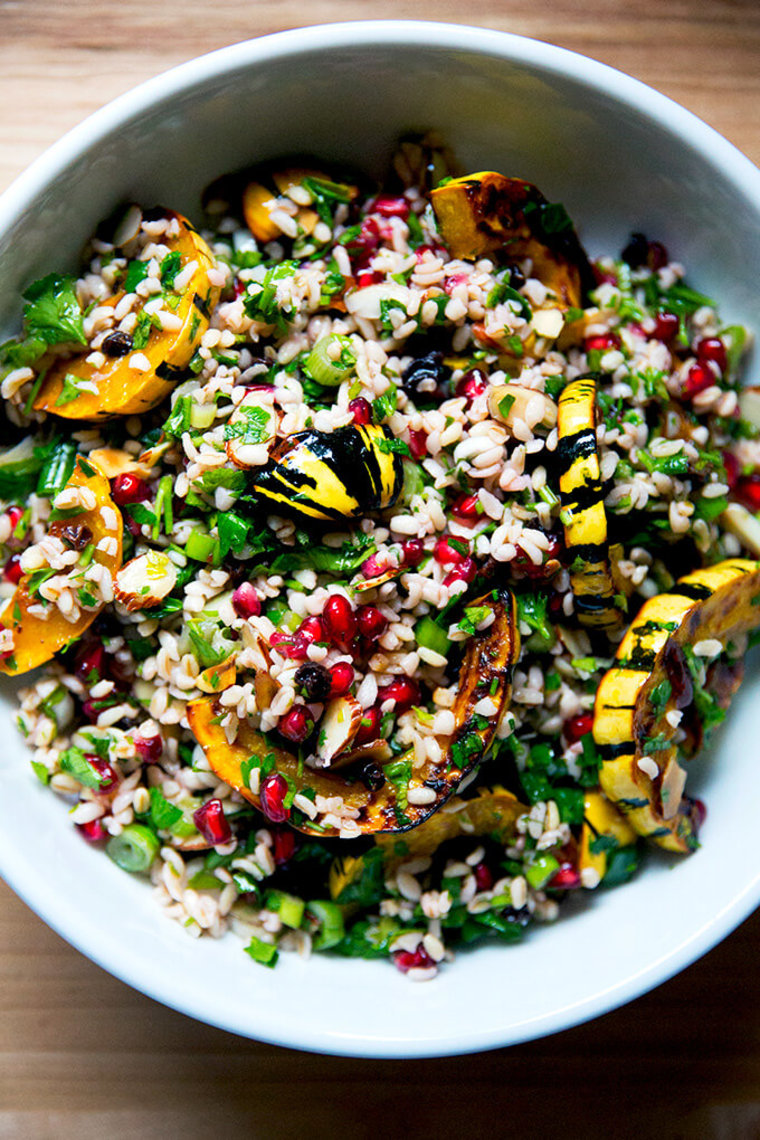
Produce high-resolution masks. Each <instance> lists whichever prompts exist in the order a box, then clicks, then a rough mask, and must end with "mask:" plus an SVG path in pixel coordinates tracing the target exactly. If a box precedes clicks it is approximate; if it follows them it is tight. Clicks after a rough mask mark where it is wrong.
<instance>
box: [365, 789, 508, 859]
mask: <svg viewBox="0 0 760 1140" xmlns="http://www.w3.org/2000/svg"><path fill="white" fill-rule="evenodd" d="M529 811H530V807H529V806H526V805H525V804H523V803H520V801H519V800H518V799H517V796H514V795H513V794H512V792H508V791H507V790H506V788H501V787H496V788H479V789H478V794H477V796H476V797H475V799H472V800H463V799H460V798H459V797H458V796H452V798H451V799H450V800H449V802H448V803H447V804H446V805H445V807H444V808H443V809H442V810H441V811H437V812H436V813H435V815H433V816H431V817H430V818H429V819H426V820H425V822H424V823H421V824H420V826H419V827H416V828H415V829H414V831H412V832H411V833H410V834H409V835H408V836H407V837H406V839H405V840H404V842H405V843H406V847H407V850H406V851H405V852H404V854H403V855H400V856H395V862H396V863H402V862H403V861H404V860H405V859H412V858H415V857H416V856H418V855H432V854H433V852H434V851H437V850H438V848H439V847H440V846H441V844H442V843H445V842H446V840H448V839H456V838H457V836H459V835H473V836H474V835H488V836H491V837H492V838H494V839H497V840H498V841H499V842H506V840H507V839H508V838H509V836H510V835H512V834H513V832H514V828H515V824H516V822H517V820H518V819H519V818H520V816H521V815H525V814H526V812H529ZM376 842H377V843H379V844H380V846H381V847H382V848H383V850H384V851H385V853H386V864H387V865H388V866H390V865H392V863H393V862H394V851H393V847H394V840H393V839H391V838H388V839H385V838H383V836H378V837H377V839H376Z"/></svg>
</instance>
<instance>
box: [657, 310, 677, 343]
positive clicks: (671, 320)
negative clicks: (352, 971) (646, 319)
mask: <svg viewBox="0 0 760 1140" xmlns="http://www.w3.org/2000/svg"><path fill="white" fill-rule="evenodd" d="M677 332H678V317H677V316H676V315H675V313H658V314H657V316H656V317H655V319H654V332H653V333H652V336H653V337H654V338H655V340H661V341H662V342H663V344H667V343H668V341H671V340H672V339H673V337H674V336H675V335H676V333H677Z"/></svg>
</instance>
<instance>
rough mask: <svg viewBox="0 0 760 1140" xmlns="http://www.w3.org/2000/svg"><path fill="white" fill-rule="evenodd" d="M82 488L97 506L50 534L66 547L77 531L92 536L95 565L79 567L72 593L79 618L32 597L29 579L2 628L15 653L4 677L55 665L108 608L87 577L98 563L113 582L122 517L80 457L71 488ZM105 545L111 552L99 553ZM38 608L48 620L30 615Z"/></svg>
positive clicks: (0, 668) (0, 619)
mask: <svg viewBox="0 0 760 1140" xmlns="http://www.w3.org/2000/svg"><path fill="white" fill-rule="evenodd" d="M82 487H84V488H87V489H89V490H90V491H91V492H92V493H93V495H94V496H95V505H94V507H92V509H91V510H83V511H81V512H80V513H79V514H76V515H72V516H71V517H69V518H67V519H62V520H59V521H57V522H53V523H51V524H50V528H49V530H48V534H49V535H51V536H53V537H55V538H60V539H61V540H62V541H63V543H64V545H65V544H66V536H67V534H70V533H72V528H76V529H77V532H78V534H79V535H80V536H81V535H83V534H85V533H86V532H87V531H88V532H89V535H90V537H89V538H88V539H87V546H86V547H85V549H88V548H89V554H88V555H87V557H89V555H90V554H91V556H92V560H91V561H90V562H88V563H87V566H85V565H82V568H81V571H78V570H77V567H74V570H77V574H78V576H77V577H76V579H75V580H74V581H73V582H72V586H71V588H70V593H72V595H73V599H74V602H75V604H76V605H77V607H78V609H79V616H78V617H77V619H76V620H75V621H73V622H71V621H68V620H67V618H66V617H64V615H63V613H62V612H61V610H60V609H59V608H58V606H57V605H56V604H55V603H53V602H47V603H45V601H44V599H42V598H41V597H40V596H39V595H37V594H35V593H30V587H33V578H32V576H30V575H29V574H24V575H23V576H22V578H21V580H20V582H19V584H18V585H17V587H16V589H15V590H14V592H13V595H12V596H11V597H10V598H9V599H8V601H7V602H6V603H5V605H4V606H3V609H2V612H0V626H2V627H4V628H5V629H10V630H11V631H12V633H13V652H12V653H11V654H10V656H6V657H4V658H3V659H1V660H0V673H7V674H9V675H11V676H15V675H17V674H19V673H26V672H28V671H29V670H30V669H34V668H36V666H37V665H42V664H44V662H45V661H50V659H51V658H52V657H53V656H54V655H55V654H56V653H57V652H58V651H59V650H60V649H63V647H64V646H65V645H68V643H69V642H70V641H75V640H76V639H77V638H78V637H81V636H82V634H83V633H84V631H85V630H86V629H87V627H88V626H89V625H91V624H92V623H93V621H94V620H95V618H96V617H97V616H98V614H99V613H100V611H101V610H102V608H103V605H102V604H100V605H97V604H95V605H93V604H92V601H91V599H90V594H89V589H88V582H87V579H86V578H85V574H86V572H87V569H88V568H89V566H92V565H93V564H94V565H100V566H103V567H104V568H105V570H107V571H108V573H110V575H111V577H112V578H113V577H114V575H115V574H116V571H117V570H118V569H119V567H120V566H121V558H122V530H123V524H122V517H121V512H120V511H119V510H118V509H117V508H116V507H115V506H114V503H113V500H112V498H111V491H110V487H109V484H108V480H107V479H105V478H104V476H103V475H101V473H100V471H99V470H98V469H97V467H96V466H95V464H94V463H93V462H92V460H90V459H85V458H83V457H82V456H81V455H80V456H78V457H77V460H76V463H75V464H74V470H73V471H72V473H71V475H70V477H69V480H68V482H67V484H66V489H68V488H77V489H78V488H82ZM103 540H110V541H106V542H104V541H103ZM80 541H81V538H80ZM101 543H102V544H103V546H104V547H105V548H107V549H98V547H99V545H100V544H101ZM80 591H81V593H80ZM32 607H34V610H35V611H36V610H37V608H38V607H44V609H45V610H46V611H47V617H42V616H40V615H39V614H38V613H37V612H30V611H31V608H32Z"/></svg>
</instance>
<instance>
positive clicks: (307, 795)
mask: <svg viewBox="0 0 760 1140" xmlns="http://www.w3.org/2000/svg"><path fill="white" fill-rule="evenodd" d="M487 603H490V604H492V605H493V606H494V610H495V613H496V620H495V621H494V622H493V624H492V625H491V626H489V627H488V629H486V630H485V631H484V632H483V633H481V634H476V635H475V636H474V637H472V638H471V639H470V641H469V642H468V646H467V650H466V652H465V657H464V661H463V663H462V668H461V671H460V685H459V692H458V694H457V699H456V702H455V705H454V717H455V724H456V727H455V730H454V732H453V734H452V735H451V736H450V737H448V738H447V741H446V742H445V743H446V747H445V748H444V749H443V755H442V758H441V760H440V761H439V762H438V763H433V762H432V761H426V762H425V763H424V764H423V765H421V766H417V765H416V764H415V763H413V754H412V753H409V754H406V755H404V756H401V757H397V758H396V759H395V760H392V761H390V762H388V763H385V764H384V765H383V768H382V772H383V775H384V777H385V779H384V782H383V784H382V786H381V787H380V788H379V789H377V790H371V789H369V788H368V787H366V786H365V784H364V783H362V781H361V779H360V778H358V775H357V774H354V773H352V771H351V769H350V768H345V769H344V768H340V769H339V770H330V769H321V770H315V769H311V768H309V767H304V766H303V765H301V764H300V763H299V761H298V760H297V758H296V757H295V756H293V755H292V753H290V752H287V751H286V750H285V749H283V748H279V747H276V746H272V745H271V744H270V742H269V741H268V740H267V739H266V738H265V737H264V736H263V735H262V734H261V733H259V732H256V731H255V730H254V729H252V728H250V727H249V726H248V725H247V724H245V723H244V722H243V723H241V724H240V726H239V729H238V733H237V737H236V739H235V741H234V743H232V744H230V743H229V742H228V740H227V736H226V734H225V729H224V722H225V719H226V717H227V716H228V715H229V710H228V709H226V708H225V707H224V705H223V704H221V702H220V701H218V700H215V699H210V700H206V699H201V700H196V701H191V702H190V703H189V705H188V706H187V714H188V720H189V723H190V728H191V730H192V732H193V734H194V735H195V738H196V740H197V741H198V743H199V744H200V745H201V747H202V748H203V750H204V752H205V753H206V757H207V759H208V762H209V764H210V766H211V768H212V770H213V771H214V772H216V774H217V776H219V777H220V778H221V779H222V780H224V781H225V782H226V783H228V784H230V786H231V787H233V788H235V789H237V791H238V792H239V793H240V794H241V796H243V798H244V799H246V800H248V801H249V802H250V803H252V804H254V805H255V806H256V807H260V806H261V801H260V797H259V788H260V779H261V771H262V770H264V771H267V773H269V772H272V771H274V772H279V773H280V774H281V775H282V776H284V777H285V779H286V780H287V782H288V785H289V787H290V788H291V789H292V790H294V791H295V793H296V796H297V797H298V799H297V802H296V803H295V807H296V808H299V805H300V814H299V816H298V819H299V821H300V822H299V823H298V824H296V825H294V826H297V828H298V830H299V831H303V832H304V833H306V834H318V835H320V836H326V837H331V836H332V837H334V836H336V835H339V834H343V835H344V837H345V836H348V835H350V834H359V833H364V834H373V833H377V832H386V831H387V832H398V831H408V830H410V829H412V828H416V827H417V826H418V825H419V824H421V823H422V822H423V820H425V819H427V818H428V817H429V816H431V815H432V814H433V813H434V812H435V811H437V810H438V808H439V807H440V806H441V805H442V804H443V803H445V802H446V800H448V799H449V797H450V796H451V795H452V793H453V792H454V791H455V789H456V788H457V787H458V785H459V783H460V782H461V780H462V778H463V777H464V776H465V775H466V774H467V773H468V772H470V771H471V770H472V769H473V768H474V767H475V766H476V765H477V764H478V763H479V762H480V760H481V759H482V757H483V755H484V753H485V752H486V750H487V749H488V748H489V746H490V744H491V742H492V741H493V738H494V736H495V734H496V731H497V729H498V727H499V724H500V723H501V718H502V717H503V715H504V713H505V711H506V710H507V708H508V707H509V702H510V699H511V694H512V672H513V668H514V665H515V663H516V662H517V660H518V657H519V655H520V636H519V632H518V627H517V606H516V602H515V599H514V597H513V595H512V594H511V593H510V592H509V591H507V590H504V591H502V592H501V593H497V595H496V598H492V596H491V595H490V594H489V595H488V596H487V598H486V599H481V604H487ZM475 604H478V603H475ZM485 697H490V699H491V701H492V704H493V710H494V711H493V713H492V715H491V716H489V717H486V716H483V715H480V714H478V713H476V712H475V711H474V710H475V706H476V705H477V704H478V703H479V702H480V701H482V700H483V699H484V698H485ZM442 743H444V742H443V741H442ZM354 772H355V770H354ZM253 788H256V791H253ZM420 793H422V794H420ZM335 796H340V797H341V799H342V801H343V805H344V810H345V809H346V808H348V809H349V810H350V813H351V815H352V816H353V817H354V818H353V820H352V821H350V822H349V823H348V824H347V826H346V829H344V831H343V832H341V830H340V829H339V828H338V827H337V826H334V825H333V824H332V823H327V824H325V823H323V822H322V820H323V819H324V818H325V813H324V812H321V813H320V812H318V810H317V808H316V806H315V808H314V818H313V824H312V820H311V819H310V818H309V809H308V808H307V812H306V813H305V814H304V813H303V810H302V809H303V808H304V807H305V806H306V804H307V803H309V802H311V803H315V804H316V803H317V802H318V801H319V797H324V798H325V799H330V798H332V797H335ZM418 800H423V801H424V802H422V803H420V802H415V801H418ZM329 814H330V813H329V809H328V811H327V818H328V819H329Z"/></svg>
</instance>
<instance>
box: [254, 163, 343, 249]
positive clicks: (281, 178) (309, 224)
mask: <svg viewBox="0 0 760 1140" xmlns="http://www.w3.org/2000/svg"><path fill="white" fill-rule="evenodd" d="M270 181H271V182H272V183H273V185H274V189H272V188H271V187H270V185H269V184H268V183H269V182H270ZM322 192H325V194H326V196H327V197H328V198H331V199H333V200H335V201H340V202H351V201H353V199H354V198H356V196H357V194H358V193H359V190H358V187H356V186H352V185H349V184H348V183H343V182H333V181H332V179H331V178H330V176H329V175H328V174H325V173H324V172H323V171H321V170H313V169H310V168H307V167H300V166H299V167H296V166H289V167H285V168H283V169H281V170H275V171H273V172H272V174H271V176H270V177H269V178H267V177H264V181H262V182H259V181H252V182H248V183H247V184H246V186H245V188H244V190H243V216H244V218H245V223H246V225H247V226H248V228H249V230H250V231H251V233H252V234H253V236H254V237H255V238H256V240H257V241H258V242H261V243H264V244H265V243H266V242H270V241H275V240H276V239H277V238H279V237H281V236H282V235H283V233H285V232H286V231H285V229H284V228H283V227H284V225H286V224H287V223H286V217H290V216H291V215H290V214H286V215H284V211H283V210H282V206H283V203H282V202H281V201H279V200H278V199H279V198H280V197H287V198H289V199H290V200H291V201H292V202H295V203H297V204H298V205H299V206H300V208H299V209H298V210H297V211H296V214H295V216H294V217H293V224H294V225H295V228H296V231H297V234H298V235H299V236H300V235H302V234H306V235H308V234H310V233H311V232H312V230H313V229H314V227H315V225H316V224H317V222H318V221H319V214H318V213H317V211H316V210H314V209H312V205H311V204H312V202H313V201H314V199H315V197H319V196H320V194H321V193H322ZM278 211H279V212H278ZM283 215H284V216H283ZM287 236H293V235H291V234H287Z"/></svg>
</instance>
